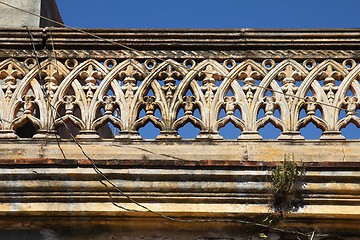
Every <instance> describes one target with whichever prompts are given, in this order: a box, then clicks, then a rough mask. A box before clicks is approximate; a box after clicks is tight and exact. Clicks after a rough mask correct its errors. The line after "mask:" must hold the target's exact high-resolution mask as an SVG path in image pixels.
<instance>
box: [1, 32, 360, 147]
mask: <svg viewBox="0 0 360 240" xmlns="http://www.w3.org/2000/svg"><path fill="white" fill-rule="evenodd" d="M19 31H20V30H19ZM46 31H47V32H46ZM46 31H45V33H43V35H37V33H38V32H34V36H35V38H33V40H29V39H26V38H25V37H26V34H27V33H26V31H25V30H24V31H23V32H21V31H20V32H21V34H22V35H23V38H21V39H23V40H22V41H24V43H22V44H23V45H24V46H23V47H21V48H23V49H20V50H19V49H15V47H16V46H15V45H14V43H12V44H13V46H10V47H9V46H7V45H5V43H4V42H0V45H1V47H3V49H2V52H0V57H1V58H0V59H1V62H0V85H1V89H2V91H0V109H1V111H0V118H1V120H2V121H1V130H0V138H18V137H20V138H24V137H25V138H28V137H33V138H46V137H54V136H55V135H54V134H55V133H56V132H57V134H59V135H60V136H61V137H63V138H68V137H70V136H69V133H68V131H70V132H71V133H72V134H73V135H74V136H76V137H77V138H79V139H96V138H104V139H107V138H110V139H113V138H115V139H140V138H141V137H140V135H139V133H138V130H139V129H140V128H142V127H144V126H145V125H146V124H148V123H149V122H151V123H152V124H153V125H154V126H155V127H157V128H158V129H160V134H159V135H158V136H157V139H179V138H180V137H179V134H178V130H179V128H181V127H183V126H184V125H185V124H187V123H191V124H193V125H194V126H195V127H197V128H199V129H200V133H199V135H198V136H197V137H196V138H197V139H214V140H217V139H223V137H222V136H221V135H220V134H219V129H220V128H222V127H224V126H225V125H226V124H229V123H232V124H233V125H235V127H237V128H238V129H240V130H241V134H240V136H239V137H238V139H241V140H242V139H245V140H247V139H249V140H253V139H254V140H257V139H261V136H260V135H259V133H258V132H259V129H261V128H262V127H264V126H265V125H266V124H273V125H274V126H275V127H276V128H278V129H280V130H281V135H280V136H279V138H278V139H281V140H288V139H290V140H291V139H304V137H303V136H301V134H300V131H299V130H300V129H301V128H303V127H305V126H306V125H307V124H308V123H310V122H311V123H313V124H315V125H316V126H317V127H318V128H320V129H321V130H322V131H323V134H322V136H321V138H320V139H334V140H340V139H344V136H343V135H342V134H341V132H340V130H341V129H342V128H344V127H346V126H347V125H348V124H350V123H353V124H355V125H356V126H358V127H359V126H360V119H359V116H358V114H357V110H358V109H359V94H360V85H359V81H358V79H359V77H360V75H359V73H360V66H359V65H358V63H357V60H358V59H357V58H356V56H357V55H356V53H355V51H354V50H349V49H350V48H352V47H353V46H352V45H350V44H349V45H344V46H343V48H344V49H338V48H339V46H333V45H330V46H329V47H328V48H327V49H322V47H319V46H318V45H316V44H314V43H310V45H309V46H306V47H303V46H302V45H300V46H295V47H293V49H291V50H283V48H284V47H290V46H292V45H289V46H287V45H286V44H287V43H285V44H284V45H283V46H279V48H280V50H276V49H274V50H271V49H270V50H261V46H260V47H258V46H256V47H251V48H249V49H246V50H238V51H237V50H233V48H234V46H236V43H232V44H233V45H234V46H233V45H231V46H230V47H229V48H230V50H229V51H226V50H223V48H224V47H221V46H218V47H216V46H215V45H214V46H212V45H211V44H210V43H211V40H209V41H210V43H208V42H207V45H206V44H205V43H197V45H195V46H193V45H189V46H188V47H186V46H185V47H183V48H184V50H183V51H180V50H176V49H177V48H179V47H181V46H182V45H181V42H180V43H179V42H174V43H173V45H171V46H170V47H169V46H167V45H166V43H164V44H163V45H161V43H158V45H156V46H155V47H153V48H154V49H153V51H150V50H152V49H150V50H149V49H146V50H143V49H141V48H144V46H145V45H146V43H142V44H141V45H139V46H133V47H138V48H139V49H140V50H138V51H133V52H132V51H130V50H118V48H120V47H119V46H117V45H114V46H113V47H112V48H110V47H109V45H106V47H103V45H102V43H101V42H100V43H99V42H97V43H93V44H94V45H95V47H94V46H92V48H94V49H88V48H87V46H91V44H90V43H89V42H87V43H84V48H83V49H77V48H79V43H78V41H77V40H79V39H80V40H81V38H80V37H78V38H74V39H71V34H70V33H68V32H66V31H65V30H57V31H56V29H55V30H54V29H53V30H52V32H49V30H46ZM101 33H102V32H99V34H101ZM220 33H221V34H223V35H224V36H227V35H226V33H225V31H223V32H221V31H220ZM260 33H261V32H260ZM260 33H258V34H260ZM21 34H20V35H21ZM66 34H68V36H67V39H65V40H66V41H67V42H68V45H66V44H65V43H64V39H62V40H61V39H60V37H64V36H65V35H66ZM72 34H74V33H72ZM108 34H109V33H108ZM139 34H140V36H141V34H143V35H144V34H145V33H139ZM177 34H178V35H179V34H180V33H177ZM197 34H198V35H201V34H200V33H197ZM202 34H203V35H201V36H203V37H204V38H205V37H207V38H211V36H212V35H211V34H214V33H206V32H204V33H202ZM296 34H299V33H298V32H294V36H297V35H296ZM327 34H329V33H326V32H325V33H321V32H320V33H318V35H319V36H323V37H324V38H325V37H327ZM0 35H1V34H0ZM125 35H126V34H125ZM59 36H60V37H59ZM224 36H222V39H223V41H227V39H226V38H225V37H224ZM228 36H231V33H228ZM0 37H1V36H0ZM104 37H108V38H110V36H104ZM24 38H25V40H24ZM134 38H136V36H135V37H134ZM157 38H159V39H160V38H161V37H159V36H156V35H154V38H153V39H152V41H154V39H155V40H156V39H157ZM194 38H195V39H196V36H195V37H194ZM239 38H241V37H239ZM292 38H295V37H291V36H289V37H287V36H286V37H284V39H285V40H286V39H290V40H291V39H292ZM309 38H311V36H310V37H309ZM313 38H314V37H313ZM338 38H339V37H338ZM40 39H43V41H44V42H45V44H44V45H43V48H42V47H41V41H40ZM316 39H317V38H316ZM80 40H79V41H80ZM160 40H163V41H164V42H166V41H165V40H164V39H160ZM160 40H159V41H160ZM170 40H171V39H170ZM170 40H169V41H170ZM255 40H256V39H255V37H254V41H255ZM265 40H267V41H269V42H271V41H270V40H268V39H266V38H265ZM265 40H264V41H265ZM71 41H74V42H75V43H74V46H73V47H71ZM82 41H84V40H82ZM112 41H115V40H114V39H112ZM134 41H135V40H134ZM147 41H150V40H147ZM174 41H175V40H174ZM179 41H180V40H179ZM182 41H185V40H182ZM202 41H204V42H206V41H205V40H202ZM212 41H213V43H214V42H216V41H215V40H212ZM304 41H305V42H306V39H305V40H304ZM322 41H323V42H326V41H328V42H329V43H331V41H330V40H326V39H325V40H322ZM339 41H340V40H339ZM285 42H286V41H285ZM60 43H61V44H60ZM311 44H312V45H311ZM20 45H21V44H20ZM240 45H241V44H240V43H239V47H242V46H240ZM324 45H325V46H326V44H324ZM4 46H5V47H4ZM32 46H34V47H36V48H37V49H36V52H35V51H32V50H31V47H32ZM249 46H252V45H251V44H250V43H249ZM264 46H265V45H264ZM311 46H312V47H313V49H310V50H309V49H307V48H310V47H311ZM18 47H19V45H18ZM148 47H150V48H151V44H150V46H148ZM169 48H170V49H169ZM204 48H207V49H204ZM217 48H218V49H217ZM299 48H301V49H299ZM159 49H164V50H159ZM256 49H260V50H256ZM256 51H258V55H257V56H251V53H253V54H254V52H256ZM5 52H6V54H5ZM286 52H288V54H286ZM326 52H328V55H329V56H327V55H326ZM16 53H17V54H18V56H16ZM126 54H128V56H126ZM167 55H169V56H168V57H167ZM244 55H248V56H251V57H244ZM5 56H6V57H5ZM9 56H11V58H9ZM37 57H38V59H37ZM65 125H66V127H65Z"/></svg>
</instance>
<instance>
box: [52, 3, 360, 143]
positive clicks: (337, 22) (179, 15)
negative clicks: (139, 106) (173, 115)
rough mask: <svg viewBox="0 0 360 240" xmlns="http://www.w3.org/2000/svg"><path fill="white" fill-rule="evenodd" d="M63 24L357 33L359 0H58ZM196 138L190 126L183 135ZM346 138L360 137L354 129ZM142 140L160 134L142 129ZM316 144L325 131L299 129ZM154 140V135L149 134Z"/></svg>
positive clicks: (270, 132)
mask: <svg viewBox="0 0 360 240" xmlns="http://www.w3.org/2000/svg"><path fill="white" fill-rule="evenodd" d="M57 3H58V6H59V10H60V12H61V15H62V18H63V20H64V23H65V24H66V25H68V26H71V27H80V28H358V27H360V13H359V10H360V0H343V1H339V0H327V1H326V0H297V1H291V0H246V1H242V0H218V1H215V0H207V1H205V0H192V1H190V0H182V1H169V0H153V1H149V0H147V1H144V0H137V1H135V0H133V1H127V0H126V1H123V0H105V1H104V0H103V1H95V0H73V1H70V0H57ZM228 125H229V126H227V127H226V128H224V129H222V130H221V131H220V133H222V134H226V135H228V137H229V138H236V137H237V136H239V134H240V130H238V129H236V128H235V127H233V126H231V125H230V124H228ZM179 132H180V134H182V135H183V136H185V137H186V136H188V137H194V136H196V134H197V131H195V132H194V129H193V128H191V126H185V127H184V128H183V129H180V130H179ZM342 132H343V134H344V135H346V136H347V137H350V138H359V137H360V131H359V129H357V128H356V127H354V126H349V127H347V128H345V129H344V130H343V131H342ZM140 133H142V135H143V134H144V135H146V134H147V133H154V135H153V136H149V138H152V137H155V136H156V135H157V133H158V131H157V130H155V131H150V130H149V129H146V128H143V129H140ZM260 133H261V135H263V137H265V138H269V139H272V138H276V137H277V136H278V135H279V134H280V131H279V130H278V129H275V128H274V127H272V125H270V124H268V125H267V127H265V128H263V129H261V130H260ZM301 133H302V134H303V135H304V136H305V137H306V138H315V139H318V138H319V137H320V135H321V130H320V129H318V128H316V127H315V126H314V125H312V124H309V125H308V126H307V127H306V128H304V129H302V130H301ZM150 135H151V134H150Z"/></svg>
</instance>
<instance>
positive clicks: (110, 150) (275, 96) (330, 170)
mask: <svg viewBox="0 0 360 240" xmlns="http://www.w3.org/2000/svg"><path fill="white" fill-rule="evenodd" d="M82 31H87V32H90V33H91V34H95V35H97V36H100V37H102V38H105V40H104V39H93V38H92V37H91V36H90V35H87V34H85V33H79V32H77V31H75V30H67V29H58V28H45V29H38V28H30V29H28V30H27V29H23V28H16V29H15V28H14V29H9V28H7V29H5V28H3V29H0V86H1V90H0V119H1V121H0V169H1V171H0V189H1V190H0V191H1V197H0V224H1V226H3V228H4V229H5V228H6V229H15V230H16V231H20V230H19V229H21V231H23V233H24V234H26V233H27V234H30V235H31V236H40V235H41V236H45V235H46V234H50V235H51V236H53V238H55V237H57V238H60V239H61V238H63V239H66V238H69V239H71V236H77V237H78V238H81V237H82V238H89V237H94V239H103V238H105V237H109V236H110V234H113V235H112V237H118V238H119V239H128V238H130V239H131V238H132V237H133V239H141V238H146V239H159V238H163V239H181V238H182V239H214V238H215V239H219V238H220V239H249V238H251V237H254V238H253V239H257V238H259V237H260V236H264V235H267V236H269V238H270V239H279V238H281V239H296V238H297V237H298V238H299V239H322V238H323V239H328V238H325V237H330V236H335V237H343V239H356V235H357V234H358V224H359V220H360V209H359V207H358V206H359V205H360V202H359V197H358V195H359V193H360V188H359V184H358V183H359V180H360V179H359V176H360V175H359V173H360V161H359V159H360V158H359V153H360V151H359V140H358V139H356V140H350V139H346V137H345V136H344V135H343V133H342V129H344V128H346V127H347V126H348V125H350V124H353V125H355V127H360V119H359V116H358V115H359V114H358V111H359V107H360V106H359V94H360V85H359V81H358V80H359V73H360V67H359V64H358V63H359V61H360V58H359V56H360V55H359V52H358V50H357V49H358V46H359V43H360V42H359V41H360V38H359V36H360V35H359V31H358V30H356V29H334V30H329V29H324V30H314V29H310V30H254V29H234V30H184V29H179V30H151V29H150V30H144V29H141V30H139V29H135V30H122V29H120V30H109V29H89V30H82ZM124 44H125V45H124ZM129 47H131V48H135V49H129ZM33 48H35V51H34V50H33ZM310 123H311V124H314V125H315V126H316V127H317V128H318V129H320V130H321V131H322V135H321V136H320V138H319V139H317V140H309V139H306V138H305V137H304V136H303V135H302V134H301V130H302V129H303V128H305V127H306V126H308V124H310ZM148 124H152V125H154V126H155V128H157V129H158V131H159V134H158V135H157V136H155V139H146V137H143V136H142V134H141V131H140V129H142V128H143V127H146V126H148ZM188 124H191V125H193V126H194V128H197V131H198V134H197V135H196V134H195V136H194V138H193V139H186V137H183V136H182V135H181V133H180V131H179V129H181V128H182V127H183V126H185V125H188ZM227 124H233V125H234V126H235V128H237V129H238V130H239V132H240V134H239V136H237V139H234V140H229V139H226V138H227V137H226V136H225V135H222V134H221V131H220V130H221V129H222V128H223V127H225V126H227ZM268 124H272V125H273V126H274V127H275V128H278V129H279V131H280V135H279V136H278V137H277V139H272V140H263V137H262V136H261V134H260V131H259V130H260V129H262V128H263V127H266V126H267V125H268ZM287 161H288V162H289V161H290V162H291V163H292V164H293V167H295V170H294V169H292V170H291V169H290V170H289V169H288V170H287V172H286V171H285V173H284V172H281V171H280V170H281V168H283V169H284V168H285V162H287ZM279 169H280V170H279ZM299 169H301V172H300V170H299ZM276 170H278V171H280V173H282V174H289V172H293V173H294V172H295V173H294V174H295V176H292V180H291V181H293V182H291V181H290V184H289V185H287V183H286V182H285V183H283V185H285V186H289V188H290V190H289V193H292V194H293V193H296V196H295V195H294V196H293V197H294V198H293V199H290V200H289V199H283V200H284V202H287V203H288V204H289V206H287V208H286V209H285V208H280V209H279V208H277V207H276V204H275V203H274V199H275V200H276V201H278V200H279V199H278V198H276V197H274V196H277V195H276V194H277V193H276V191H275V190H274V189H276V188H275V187H274V186H276V185H275V182H276V179H275V178H276V177H279V178H281V176H280V175H279V174H278V175H274V172H275V171H276ZM20 219H21V221H20ZM135 222H136V223H135ZM167 227H168V228H167ZM64 228H67V229H68V230H64ZM139 228H141V229H142V231H139ZM81 229H87V230H89V231H88V232H86V233H85V232H84V231H81ZM151 229H156V231H157V233H154V234H150V233H149V232H150V230H151ZM169 229H172V230H176V231H179V232H178V233H175V231H169ZM209 229H210V230H209ZM211 229H212V230H211ZM7 231H8V230H3V231H0V237H1V236H3V235H2V234H5V235H6V234H10V235H11V234H22V232H21V231H20V232H16V231H15V233H11V232H7ZM213 231H214V232H213ZM135 232H136V233H135ZM44 234H45V235H44ZM261 234H264V235H261ZM5 235H4V236H5ZM90 235H91V236H90ZM11 236H15V235H11ZM104 236H105V237H104ZM191 236H193V238H191ZM256 237H257V238H256ZM34 239H36V237H34ZM55 239H56V238H55Z"/></svg>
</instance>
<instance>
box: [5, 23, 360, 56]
mask: <svg viewBox="0 0 360 240" xmlns="http://www.w3.org/2000/svg"><path fill="white" fill-rule="evenodd" d="M82 30H83V31H87V32H89V33H91V34H95V35H98V36H99V37H102V38H104V39H108V40H111V41H114V42H118V43H121V44H125V45H127V46H129V47H132V48H135V49H138V50H149V49H151V50H184V51H186V50H194V49H196V50H239V49H241V50H264V49H265V50H273V49H282V50H287V49H292V50H296V49H312V50H314V49H316V50H319V49H327V50H334V49H336V50H350V49H358V46H359V44H360V30H359V29H82ZM30 31H31V32H32V34H33V35H34V40H35V43H36V45H37V46H38V47H40V46H42V47H44V48H45V47H48V48H49V46H50V45H51V41H54V46H55V48H56V49H59V48H60V49H89V50H118V49H119V50H122V49H121V47H120V46H114V44H112V43H109V42H105V41H103V40H100V39H94V38H93V37H91V36H89V35H86V34H84V33H81V32H78V31H75V30H69V29H65V28H52V29H51V31H50V29H46V28H45V29H42V28H32V29H30ZM50 32H51V35H52V40H51V39H50ZM30 43H31V41H30V38H29V34H28V32H27V30H26V29H25V28H0V48H15V49H17V48H19V47H24V46H30V45H31V44H30Z"/></svg>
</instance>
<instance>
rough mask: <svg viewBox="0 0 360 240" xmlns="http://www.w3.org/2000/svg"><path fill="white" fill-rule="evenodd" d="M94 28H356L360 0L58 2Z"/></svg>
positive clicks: (70, 19)
mask: <svg viewBox="0 0 360 240" xmlns="http://www.w3.org/2000/svg"><path fill="white" fill-rule="evenodd" d="M57 3H58V6H59V8H60V11H61V14H62V17H63V20H64V21H65V23H66V24H67V25H70V26H73V27H86V28H87V27H91V28H356V27H360V21H359V19H360V14H359V7H360V1H359V0H342V1H341V0H327V1H326V0H297V1H292V0H245V1H243V0H217V1H215V0H207V1H205V0H182V1H170V0H153V1H149V0H147V1H144V0H132V1H128V0H102V1H98V0H97V1H96V0H73V1H70V0H57Z"/></svg>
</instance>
